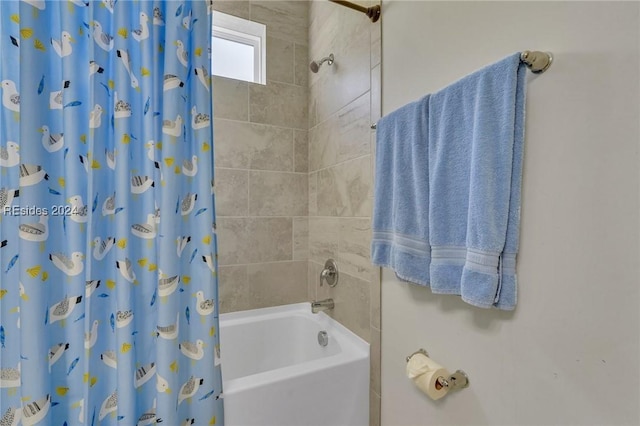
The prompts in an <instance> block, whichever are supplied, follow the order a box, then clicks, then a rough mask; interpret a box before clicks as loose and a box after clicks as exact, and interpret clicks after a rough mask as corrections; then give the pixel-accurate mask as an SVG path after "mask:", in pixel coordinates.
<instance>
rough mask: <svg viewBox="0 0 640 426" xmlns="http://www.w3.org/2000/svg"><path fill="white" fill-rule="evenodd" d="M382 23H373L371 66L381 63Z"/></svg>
mask: <svg viewBox="0 0 640 426" xmlns="http://www.w3.org/2000/svg"><path fill="white" fill-rule="evenodd" d="M381 42H382V24H381V22H380V21H378V22H376V23H375V24H373V25H371V68H373V67H375V66H376V65H378V64H380V60H381V57H382V43H381Z"/></svg>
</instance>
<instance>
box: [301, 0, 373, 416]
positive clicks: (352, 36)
mask: <svg viewBox="0 0 640 426" xmlns="http://www.w3.org/2000/svg"><path fill="white" fill-rule="evenodd" d="M366 3H367V2H361V4H366ZM368 3H369V4H368V5H371V4H373V3H372V2H368ZM309 21H310V28H309V53H310V59H320V58H322V57H324V56H327V55H329V54H330V53H333V54H334V55H335V63H334V64H333V65H332V66H326V65H324V66H323V67H322V68H321V69H320V71H319V72H318V73H317V74H313V73H309V164H308V165H309V235H308V238H309V252H308V256H309V270H308V272H309V277H308V282H307V284H308V291H309V299H310V300H311V299H324V298H327V297H331V298H333V299H334V301H335V304H336V305H335V308H334V309H333V311H329V312H328V313H329V314H330V315H332V316H333V317H334V318H336V319H337V320H338V321H340V322H341V323H342V324H344V325H345V326H347V327H348V328H349V329H351V330H352V331H353V332H355V333H357V334H358V335H359V336H361V337H362V338H363V339H365V340H367V341H368V342H369V343H370V344H371V392H370V395H371V404H370V411H371V416H370V417H371V425H379V424H380V277H379V269H378V268H373V267H372V265H371V261H370V257H369V251H370V248H369V245H370V241H371V209H372V196H373V157H374V152H373V149H374V147H375V132H374V131H372V130H371V123H374V122H376V121H377V120H378V118H379V116H380V23H375V24H372V23H371V22H370V21H369V20H368V19H367V18H366V16H364V15H363V14H360V13H357V12H354V11H352V10H349V9H347V8H344V7H341V6H338V5H336V4H332V3H329V2H327V1H322V0H318V1H312V2H311V6H310V15H309ZM328 258H333V259H335V260H336V262H337V264H338V269H339V270H340V281H339V284H338V285H337V286H336V287H335V288H330V287H328V286H326V285H325V286H322V287H320V286H319V279H318V277H319V274H320V271H321V269H322V267H323V265H324V261H325V260H326V259H328Z"/></svg>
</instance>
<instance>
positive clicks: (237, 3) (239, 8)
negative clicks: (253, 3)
mask: <svg viewBox="0 0 640 426" xmlns="http://www.w3.org/2000/svg"><path fill="white" fill-rule="evenodd" d="M213 10H217V11H219V12H222V13H228V14H229V15H233V16H237V17H239V18H244V19H249V16H250V15H249V2H248V1H244V0H215V1H214V2H213Z"/></svg>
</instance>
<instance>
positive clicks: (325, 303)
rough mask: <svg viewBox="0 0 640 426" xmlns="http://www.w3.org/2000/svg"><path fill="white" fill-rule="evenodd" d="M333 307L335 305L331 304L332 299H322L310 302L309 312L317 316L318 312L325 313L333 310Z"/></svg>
mask: <svg viewBox="0 0 640 426" xmlns="http://www.w3.org/2000/svg"><path fill="white" fill-rule="evenodd" d="M334 307H335V303H333V299H324V300H318V301H315V300H314V301H313V302H311V312H312V313H314V314H317V313H318V312H320V311H326V310H327V309H333V308H334Z"/></svg>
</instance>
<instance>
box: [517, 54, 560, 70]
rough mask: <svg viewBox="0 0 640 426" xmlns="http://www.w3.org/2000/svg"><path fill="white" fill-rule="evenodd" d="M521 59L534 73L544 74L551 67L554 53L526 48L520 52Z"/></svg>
mask: <svg viewBox="0 0 640 426" xmlns="http://www.w3.org/2000/svg"><path fill="white" fill-rule="evenodd" d="M520 61H521V62H523V63H524V64H525V65H526V66H527V67H528V68H529V69H530V70H531V72H532V73H534V74H542V73H543V72H545V71H546V70H548V69H549V67H550V66H551V63H552V62H553V55H552V54H551V53H549V52H539V51H537V50H536V51H533V52H532V51H530V50H525V51H524V52H522V53H521V54H520Z"/></svg>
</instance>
